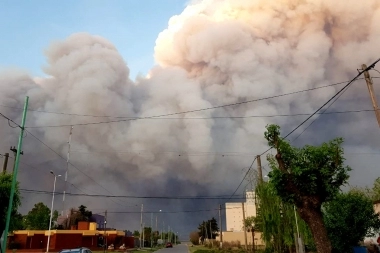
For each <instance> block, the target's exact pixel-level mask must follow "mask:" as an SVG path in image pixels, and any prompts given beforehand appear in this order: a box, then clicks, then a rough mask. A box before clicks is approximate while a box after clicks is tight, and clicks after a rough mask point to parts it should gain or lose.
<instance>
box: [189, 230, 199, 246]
mask: <svg viewBox="0 0 380 253" xmlns="http://www.w3.org/2000/svg"><path fill="white" fill-rule="evenodd" d="M190 242H191V243H192V244H194V245H199V234H198V232H197V231H193V232H191V233H190Z"/></svg>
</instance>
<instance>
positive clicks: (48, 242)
mask: <svg viewBox="0 0 380 253" xmlns="http://www.w3.org/2000/svg"><path fill="white" fill-rule="evenodd" d="M50 174H52V175H53V176H54V186H53V197H52V198H51V209H50V221H49V235H48V240H47V245H46V252H49V246H50V234H51V220H52V218H53V208H54V194H55V183H56V182H57V177H60V176H61V175H55V174H54V172H53V171H52V170H51V171H50Z"/></svg>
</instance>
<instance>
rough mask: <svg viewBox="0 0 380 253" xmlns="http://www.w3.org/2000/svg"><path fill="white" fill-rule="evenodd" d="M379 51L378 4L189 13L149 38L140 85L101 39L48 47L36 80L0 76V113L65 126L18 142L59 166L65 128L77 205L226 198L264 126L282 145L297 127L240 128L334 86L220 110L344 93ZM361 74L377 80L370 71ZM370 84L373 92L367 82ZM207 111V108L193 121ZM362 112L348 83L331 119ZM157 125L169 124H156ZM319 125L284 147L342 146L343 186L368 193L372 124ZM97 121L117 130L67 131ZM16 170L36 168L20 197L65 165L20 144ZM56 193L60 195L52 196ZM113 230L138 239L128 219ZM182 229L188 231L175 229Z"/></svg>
mask: <svg viewBox="0 0 380 253" xmlns="http://www.w3.org/2000/svg"><path fill="white" fill-rule="evenodd" d="M379 45H380V2H379V1H377V0H367V1H366V3H365V4H364V3H361V2H359V1H353V0H347V1H331V0H277V1H264V0H255V1H252V0H224V1H222V0H203V1H196V2H193V3H191V4H189V6H187V7H186V9H185V10H184V11H183V12H182V13H181V14H179V15H177V16H174V17H172V18H171V19H170V20H169V24H168V28H167V29H165V30H164V31H163V32H161V33H160V34H159V35H158V38H157V41H156V46H155V55H154V57H155V59H156V62H157V65H156V66H155V67H154V68H152V69H151V71H150V73H149V74H148V75H147V76H146V77H140V78H138V79H137V80H135V81H133V80H131V79H130V77H129V68H128V66H127V64H126V62H125V60H126V61H127V60H128V59H123V58H122V57H121V55H120V54H119V52H118V51H117V49H116V48H115V47H114V46H113V45H112V42H110V41H108V40H107V39H106V38H102V37H99V36H96V35H91V34H88V33H76V34H73V35H71V36H69V37H68V38H67V39H65V40H63V41H57V42H55V43H52V44H51V45H50V46H49V47H48V49H47V50H46V51H45V55H46V59H47V64H46V66H45V67H44V68H43V69H44V72H45V74H46V76H47V77H39V78H37V77H33V76H30V75H28V74H27V73H25V72H23V71H20V70H4V71H3V72H2V73H1V74H0V87H1V88H2V92H1V93H0V100H1V104H2V105H6V106H8V107H13V108H8V107H3V108H2V109H1V110H2V112H4V114H6V115H9V117H11V118H13V119H15V121H16V122H20V118H21V117H20V115H21V112H20V110H17V109H14V107H17V108H21V107H22V105H23V100H24V97H25V96H29V97H30V108H31V109H33V110H38V111H43V112H36V111H30V112H28V119H27V126H29V127H33V126H58V125H65V127H43V128H29V129H28V130H29V131H30V132H31V133H32V134H34V135H36V136H37V137H38V138H40V139H41V140H42V141H43V142H44V143H46V144H47V145H48V146H50V147H51V148H53V149H54V150H56V151H57V152H58V153H59V154H60V155H62V156H63V157H64V158H65V157H66V152H67V148H68V145H67V141H68V135H69V131H70V125H72V124H73V125H74V129H73V136H72V143H71V158H70V159H71V162H72V164H74V165H75V167H77V168H74V167H73V166H70V167H69V181H70V183H73V184H74V185H75V186H77V187H78V188H80V189H81V190H82V191H83V192H86V193H89V194H91V193H94V192H95V193H102V194H110V193H112V194H118V195H133V194H135V195H156V196H157V195H191V196H199V195H203V196H204V195H228V194H232V192H233V191H234V190H235V188H236V187H237V185H238V183H239V182H240V180H241V179H242V177H243V176H244V173H245V171H246V170H247V167H249V165H250V164H251V162H252V160H253V158H254V156H255V155H256V154H260V153H262V152H263V151H264V150H266V149H267V145H266V142H265V140H264V138H263V133H264V131H265V125H267V124H270V123H276V124H280V125H281V126H282V128H283V132H284V134H286V133H287V132H288V131H290V130H291V129H292V128H293V127H295V126H297V125H298V124H299V123H300V122H302V121H303V120H304V119H305V118H306V117H307V116H294V117H250V116H267V115H289V114H297V113H312V112H313V111H314V110H316V109H317V108H318V107H319V106H321V105H322V104H323V103H324V102H325V101H327V100H328V99H329V98H330V97H331V96H333V95H334V94H335V93H336V92H337V91H338V90H339V89H340V88H341V87H342V85H340V86H339V85H337V86H331V87H327V88H323V89H319V90H315V91H310V92H304V93H299V94H297V95H289V96H283V97H278V98H273V99H268V100H263V101H258V102H252V103H245V104H240V105H235V106H226V107H217V106H219V105H224V104H233V103H239V102H243V101H246V100H254V99H259V98H263V97H267V96H273V95H277V94H284V93H289V92H293V91H297V90H303V89H310V88H316V87H320V86H323V85H329V84H332V83H337V82H341V81H346V80H349V79H351V78H352V77H353V76H354V75H356V73H357V71H356V69H357V68H360V67H361V64H363V63H366V64H369V63H371V62H373V61H374V60H375V59H376V58H379V56H380V54H379V52H380V51H379ZM371 74H372V75H373V76H376V72H371ZM374 83H375V89H377V87H376V83H378V81H377V79H374ZM377 90H378V91H377V92H378V93H379V92H380V89H377ZM212 107H217V108H214V109H207V110H201V111H199V110H198V109H202V108H212ZM371 108H372V106H371V102H370V100H369V95H368V91H367V89H366V87H365V82H364V80H358V81H357V82H355V83H354V84H353V86H352V87H351V88H350V89H349V90H348V91H347V92H345V93H344V95H342V96H341V97H340V98H339V100H337V102H336V103H334V105H333V106H331V107H330V108H329V111H337V110H361V109H371ZM194 110H195V112H192V111H194ZM48 112H61V113H64V114H56V113H48ZM184 112H186V113H184ZM175 113H178V114H175ZM73 114H75V115H73ZM168 114H172V115H169V116H162V117H153V116H159V115H168ZM80 115H82V116H80ZM83 115H87V116H83ZM136 117H137V118H143V119H135V118H136ZM151 117H153V118H151ZM221 117H225V118H221ZM236 117H240V118H236ZM318 117H320V118H319V119H317V120H316V122H315V124H313V125H312V126H311V127H310V128H309V129H308V130H307V131H306V132H305V133H304V134H303V135H301V136H300V137H299V139H297V141H296V142H295V144H296V145H303V144H305V143H310V144H318V143H321V142H322V141H327V140H329V139H331V138H334V137H338V136H342V137H344V138H345V139H346V142H345V145H346V150H347V152H348V153H352V154H356V155H347V158H348V160H347V162H348V164H350V165H351V166H352V167H353V172H352V177H351V183H352V184H359V185H369V184H372V180H373V178H374V177H375V176H376V173H375V171H376V168H375V166H374V165H373V164H376V162H375V161H376V160H377V161H378V159H379V156H370V157H368V156H363V155H358V154H357V153H358V152H363V153H371V152H372V153H373V152H375V150H378V148H376V147H377V146H378V143H379V141H380V137H379V135H378V134H372V133H377V131H378V128H377V124H376V121H375V117H374V114H373V113H372V112H369V113H368V112H363V113H347V114H341V115H336V114H329V115H322V116H318ZM104 121H118V122H112V123H100V124H88V125H76V124H79V123H80V124H82V123H95V122H104ZM2 126H3V127H2V128H1V131H0V137H1V139H2V140H3V142H2V144H1V148H2V150H4V151H2V153H4V152H7V150H8V148H9V146H11V145H15V144H16V141H17V134H18V130H17V129H12V128H9V127H8V126H6V121H5V120H2ZM306 126H307V124H306V125H305V126H303V128H301V129H300V130H299V131H297V132H296V133H295V134H294V135H292V136H291V137H290V139H293V138H294V137H296V136H297V135H298V134H299V133H301V132H302V130H303V129H304V128H305V127H306ZM23 161H25V162H26V163H30V164H32V165H33V166H34V167H37V168H36V170H34V169H31V168H29V167H27V166H26V165H21V171H20V180H21V186H22V187H24V188H29V189H41V190H49V189H50V188H51V183H50V177H49V175H48V173H46V172H47V171H49V170H50V169H55V170H57V171H59V172H60V173H61V174H62V173H64V171H65V169H66V164H65V161H64V159H61V158H59V157H58V156H57V155H56V154H54V153H52V151H51V150H49V149H48V148H46V147H45V146H43V145H42V144H41V143H39V142H38V141H36V140H35V139H34V138H33V137H32V136H30V135H28V136H27V137H26V139H25V145H24V156H23ZM265 164H266V162H265V159H264V158H263V165H265ZM266 168H267V167H266ZM77 169H80V170H81V171H83V172H84V173H85V174H87V175H89V176H90V177H92V178H93V179H95V181H96V182H97V183H95V182H93V181H92V180H91V179H89V178H87V177H86V176H85V175H83V174H82V173H81V172H79V171H78V170H77ZM264 173H265V172H264ZM98 184H100V185H102V186H103V187H104V188H106V190H105V189H104V188H102V187H101V186H99V185H98ZM245 185H246V183H244V184H243V186H242V189H241V190H240V191H239V192H238V193H239V194H240V193H241V191H242V190H243V189H244V187H245ZM58 187H59V189H60V190H63V183H61V184H60V185H59V186H58ZM71 191H72V192H78V189H74V188H72V190H71ZM38 198H39V199H43V198H49V196H34V197H32V196H31V195H30V194H29V195H25V196H24V199H25V203H27V204H26V205H25V206H26V207H28V208H29V207H30V206H31V205H33V204H34V203H35V200H34V199H38ZM32 200H33V201H32ZM68 201H69V204H68V205H70V206H76V205H79V204H81V203H82V202H85V203H86V204H87V205H88V206H89V208H90V209H91V207H92V208H93V209H94V210H95V209H96V208H99V210H101V209H104V208H105V207H104V205H105V203H106V205H107V206H108V207H109V208H112V207H113V208H119V209H120V206H118V204H121V203H122V205H124V206H123V210H124V209H128V208H129V209H131V210H132V209H133V208H135V209H133V210H135V211H138V207H136V205H139V204H140V203H141V201H140V200H130V201H126V200H125V199H124V200H122V199H117V200H114V201H113V202H112V201H110V200H101V201H100V200H95V199H93V198H85V197H82V198H77V197H72V198H71V200H70V197H68ZM115 202H116V203H115ZM125 203H128V205H127V206H125ZM60 205H61V204H58V207H57V209H59V208H61V206H60ZM147 205H148V206H149V205H151V208H150V209H161V207H162V206H165V207H166V209H174V210H189V209H204V207H207V208H211V207H210V206H209V205H210V203H204V202H202V203H199V202H196V201H194V202H186V203H184V202H176V201H174V200H173V201H169V200H167V201H154V202H149V204H147ZM26 207H25V208H26ZM156 207H157V208H156ZM165 207H162V209H164V208H165ZM213 208H216V203H215V205H214V206H213V207H212V209H213ZM148 209H149V208H148ZM202 215H203V214H202ZM205 215H206V216H207V215H209V214H205ZM210 215H215V214H214V213H213V214H210ZM130 217H132V216H130ZM133 217H134V216H133ZM135 218H136V217H135ZM206 218H207V217H206ZM206 218H205V219H206ZM118 219H119V220H120V219H121V220H125V222H127V224H128V225H130V226H137V221H136V220H137V218H136V219H132V218H128V217H127V218H125V217H124V218H123V217H121V218H120V217H119V218H118ZM167 219H170V218H169V217H167ZM172 219H179V220H181V219H182V220H186V221H187V224H190V225H191V224H193V222H194V221H195V222H198V220H199V219H202V218H198V219H197V218H196V217H192V218H189V217H188V215H187V214H178V215H177V216H175V218H172ZM190 225H189V226H190ZM114 226H118V223H116V222H115V223H114ZM189 229H192V228H191V226H190V227H185V228H184V230H185V231H188V230H189Z"/></svg>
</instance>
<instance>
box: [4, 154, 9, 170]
mask: <svg viewBox="0 0 380 253" xmlns="http://www.w3.org/2000/svg"><path fill="white" fill-rule="evenodd" d="M8 157H9V153H5V155H4V163H3V173H4V174H5V172H7V166H8Z"/></svg>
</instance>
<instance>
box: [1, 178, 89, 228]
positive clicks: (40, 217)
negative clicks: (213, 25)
mask: <svg viewBox="0 0 380 253" xmlns="http://www.w3.org/2000/svg"><path fill="white" fill-rule="evenodd" d="M11 184H12V174H6V173H1V174H0V203H1V204H2V205H1V207H0V231H4V229H5V222H6V214H7V209H8V205H7V203H8V202H9V196H10V189H11ZM3 203H4V204H3ZM20 205H21V195H20V191H19V186H18V183H17V185H16V189H15V195H14V201H13V208H12V215H11V220H10V229H9V231H15V230H22V229H29V230H48V229H49V222H50V208H49V207H48V206H47V205H45V204H44V203H42V202H39V203H36V204H35V205H34V207H33V208H32V209H31V210H30V211H29V212H28V213H27V214H26V215H22V214H21V213H19V212H18V208H19V206H20ZM58 216H59V213H58V211H57V210H54V212H53V215H52V224H51V227H52V228H53V229H70V227H71V226H72V225H78V222H79V221H90V220H91V217H92V212H91V211H89V210H87V207H86V206H84V205H80V206H79V207H78V208H71V209H70V214H69V215H68V217H67V218H65V220H64V221H63V222H62V224H60V225H58V224H57V218H58Z"/></svg>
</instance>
